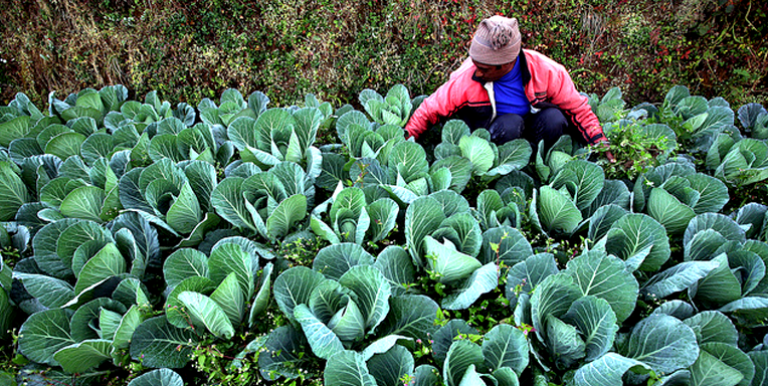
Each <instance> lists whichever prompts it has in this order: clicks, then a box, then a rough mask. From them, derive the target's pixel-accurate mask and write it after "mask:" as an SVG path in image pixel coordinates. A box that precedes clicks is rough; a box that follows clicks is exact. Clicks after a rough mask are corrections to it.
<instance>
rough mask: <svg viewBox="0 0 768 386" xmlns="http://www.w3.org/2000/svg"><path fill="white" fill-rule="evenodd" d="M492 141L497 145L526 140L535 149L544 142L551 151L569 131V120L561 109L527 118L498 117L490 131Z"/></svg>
mask: <svg viewBox="0 0 768 386" xmlns="http://www.w3.org/2000/svg"><path fill="white" fill-rule="evenodd" d="M488 131H489V132H490V133H491V140H492V141H493V143H495V144H497V145H501V144H503V143H506V142H509V141H511V140H513V139H517V138H525V139H527V140H528V142H530V143H531V146H533V148H534V149H536V148H537V147H538V145H539V141H541V140H542V139H543V140H544V149H545V150H546V149H549V147H550V146H552V145H553V144H554V143H555V142H557V140H558V139H559V138H560V136H562V135H563V133H567V131H568V120H567V119H566V118H565V115H563V112H562V111H560V109H558V108H555V107H549V108H545V109H542V110H541V111H539V112H538V113H537V114H528V115H526V117H525V118H523V117H521V116H519V115H517V114H505V115H501V116H498V117H496V119H495V120H494V121H493V122H492V123H491V127H490V128H489V129H488Z"/></svg>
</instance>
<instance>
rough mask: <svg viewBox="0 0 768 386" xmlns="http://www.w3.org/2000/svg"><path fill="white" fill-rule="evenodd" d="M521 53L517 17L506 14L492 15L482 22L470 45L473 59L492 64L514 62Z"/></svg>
mask: <svg viewBox="0 0 768 386" xmlns="http://www.w3.org/2000/svg"><path fill="white" fill-rule="evenodd" d="M519 54H520V28H519V27H518V25H517V19H515V18H511V19H510V18H507V17H504V16H491V17H490V18H488V19H485V20H483V21H482V22H480V26H479V27H477V31H476V32H475V36H474V37H473V38H472V44H471V45H470V46H469V56H470V57H472V59H474V60H475V61H476V62H480V63H483V64H488V65H492V66H496V65H500V64H506V63H510V62H513V61H514V60H515V59H517V55H519Z"/></svg>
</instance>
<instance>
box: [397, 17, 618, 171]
mask: <svg viewBox="0 0 768 386" xmlns="http://www.w3.org/2000/svg"><path fill="white" fill-rule="evenodd" d="M449 118H458V119H461V120H463V121H464V122H466V123H467V125H469V127H470V129H472V130H474V129H477V128H481V127H483V128H487V129H488V131H489V132H490V133H491V140H492V141H493V142H494V143H496V144H499V145H500V144H503V143H505V142H508V141H511V140H513V139H517V138H525V139H527V140H528V141H530V142H531V144H532V145H533V146H534V147H535V146H536V145H538V143H539V141H541V140H544V144H545V148H548V147H550V146H552V144H554V143H555V142H556V141H557V139H558V138H560V136H562V135H563V134H570V133H572V132H574V131H578V132H579V134H580V136H577V138H578V137H581V138H583V140H584V142H586V143H588V144H590V145H596V144H598V143H601V142H605V144H606V145H607V143H608V139H607V138H606V137H605V135H604V134H603V129H602V127H601V126H600V122H599V121H598V119H597V116H595V114H594V113H593V112H592V110H591V109H590V107H589V103H588V100H587V97H585V96H583V95H581V94H579V93H578V92H577V91H576V87H575V86H574V84H573V81H572V80H571V77H570V75H568V72H567V71H566V70H565V67H563V66H562V65H561V64H559V63H557V62H555V61H553V60H552V59H550V58H548V57H546V56H544V55H543V54H540V53H538V52H536V51H533V50H528V49H521V36H520V29H519V27H518V23H517V19H515V18H506V17H503V16H493V17H490V18H488V19H485V20H483V21H482V22H481V23H480V26H479V27H478V29H477V31H476V32H475V35H474V37H473V38H472V43H471V45H470V47H469V59H467V60H466V61H464V63H463V64H462V66H461V67H460V68H459V69H458V70H456V71H454V72H453V73H452V74H451V76H450V79H449V80H448V82H446V83H445V84H443V85H442V86H440V88H438V89H437V91H435V93H434V94H432V95H431V96H429V97H428V98H427V99H425V100H424V102H423V103H422V104H421V105H420V106H419V108H418V109H417V110H416V111H415V112H414V114H413V116H412V117H411V119H410V120H409V122H408V124H407V125H406V126H405V130H406V131H407V132H408V135H410V136H412V137H415V138H418V137H419V135H420V134H422V133H423V132H425V131H426V130H427V129H428V128H429V127H430V126H432V125H435V124H437V123H439V122H443V121H445V120H447V119H449ZM606 156H607V157H608V159H609V160H610V161H613V155H611V154H610V152H607V153H606Z"/></svg>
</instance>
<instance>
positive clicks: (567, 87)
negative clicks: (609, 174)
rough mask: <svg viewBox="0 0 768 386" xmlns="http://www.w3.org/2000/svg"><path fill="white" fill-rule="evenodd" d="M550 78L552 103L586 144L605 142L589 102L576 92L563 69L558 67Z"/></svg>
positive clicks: (605, 139)
mask: <svg viewBox="0 0 768 386" xmlns="http://www.w3.org/2000/svg"><path fill="white" fill-rule="evenodd" d="M552 76H553V79H550V84H549V87H548V89H549V90H548V93H549V97H550V100H551V101H552V103H554V104H556V105H557V106H558V107H559V108H560V109H561V110H563V111H564V112H565V113H566V115H567V116H568V119H570V120H571V122H573V123H574V124H575V125H576V127H577V128H578V129H579V132H580V133H581V135H582V136H583V137H584V139H585V140H586V141H587V143H588V144H590V145H594V144H596V143H598V142H602V141H605V142H607V141H608V138H606V137H605V134H604V133H603V128H602V127H601V126H600V121H599V120H598V119H597V116H596V115H595V113H593V112H592V108H591V107H590V106H589V100H588V99H587V97H586V96H584V95H581V94H579V92H578V91H576V86H575V85H574V84H573V80H572V79H571V76H570V75H568V72H567V71H566V70H565V68H564V67H562V66H560V65H558V71H555V73H554V74H553V75H552Z"/></svg>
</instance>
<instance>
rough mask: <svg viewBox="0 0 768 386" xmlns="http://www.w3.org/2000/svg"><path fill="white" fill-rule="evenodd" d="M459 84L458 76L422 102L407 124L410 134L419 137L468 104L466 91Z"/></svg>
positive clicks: (406, 129)
mask: <svg viewBox="0 0 768 386" xmlns="http://www.w3.org/2000/svg"><path fill="white" fill-rule="evenodd" d="M458 84H459V82H458V77H457V78H451V80H449V81H448V82H447V83H444V84H443V85H442V86H440V88H438V89H437V91H435V92H434V93H433V94H432V95H430V96H429V97H428V98H427V99H425V100H424V102H422V103H421V105H420V106H419V108H418V109H416V111H415V112H414V113H413V115H412V116H411V119H410V120H409V121H408V124H407V125H405V131H407V132H408V135H409V136H411V137H414V138H418V137H419V135H421V133H423V132H425V131H427V129H429V127H430V126H432V125H435V124H437V123H438V122H440V121H441V120H443V119H446V118H448V117H450V116H451V115H453V114H454V113H456V111H458V110H459V109H460V108H461V107H463V106H464V105H466V104H467V96H466V93H465V92H464V90H461V87H459V86H458Z"/></svg>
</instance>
